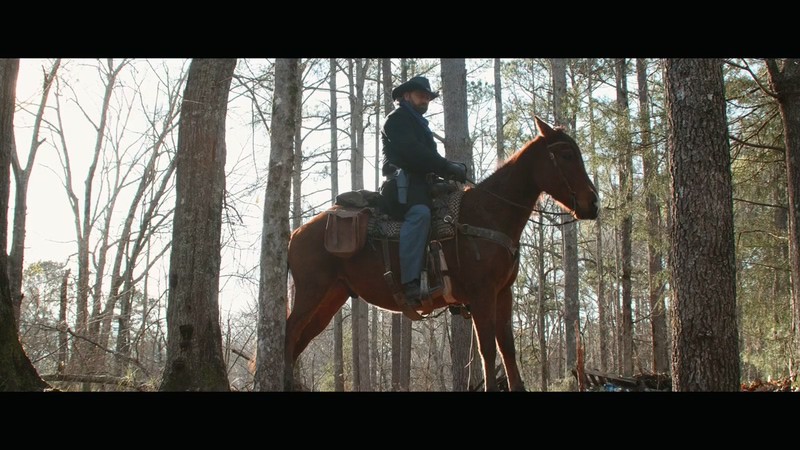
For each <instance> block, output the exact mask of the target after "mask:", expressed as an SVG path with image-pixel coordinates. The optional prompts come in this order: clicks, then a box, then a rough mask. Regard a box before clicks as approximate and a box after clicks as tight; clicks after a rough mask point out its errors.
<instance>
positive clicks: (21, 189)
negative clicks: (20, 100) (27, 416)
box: [8, 59, 61, 328]
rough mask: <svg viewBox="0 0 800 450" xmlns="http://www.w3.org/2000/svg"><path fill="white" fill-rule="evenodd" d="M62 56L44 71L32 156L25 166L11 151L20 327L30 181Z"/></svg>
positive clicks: (11, 274)
mask: <svg viewBox="0 0 800 450" xmlns="http://www.w3.org/2000/svg"><path fill="white" fill-rule="evenodd" d="M60 65H61V59H56V60H55V62H54V63H53V66H52V67H51V68H50V72H49V73H45V74H44V80H43V81H42V86H43V89H42V96H41V97H40V100H39V109H38V110H37V111H36V117H35V118H34V122H33V132H32V134H31V145H30V147H29V149H28V159H27V161H26V163H25V167H24V168H23V167H22V164H20V161H19V157H18V156H17V152H16V149H15V150H14V152H13V153H11V155H10V157H11V169H12V170H13V172H14V180H15V192H14V225H13V228H12V235H11V251H10V252H9V253H8V281H9V283H10V284H11V303H12V304H13V305H14V323H16V326H17V328H19V315H20V306H21V305H22V270H23V265H24V259H25V225H26V222H27V218H28V182H29V181H30V177H31V173H32V172H33V163H34V162H35V161H36V153H37V151H38V150H39V147H40V146H41V145H42V143H44V140H39V130H40V129H41V126H42V118H43V117H44V111H45V108H46V106H47V98H48V97H49V96H50V87H51V86H52V85H53V80H54V79H55V77H56V73H57V72H58V68H59V66H60Z"/></svg>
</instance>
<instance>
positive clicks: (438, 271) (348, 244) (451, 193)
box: [325, 183, 464, 320]
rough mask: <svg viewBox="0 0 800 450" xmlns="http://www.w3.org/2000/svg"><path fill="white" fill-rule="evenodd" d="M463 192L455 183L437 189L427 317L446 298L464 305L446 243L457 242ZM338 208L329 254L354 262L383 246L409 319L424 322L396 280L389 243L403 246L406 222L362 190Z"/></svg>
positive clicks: (330, 226)
mask: <svg viewBox="0 0 800 450" xmlns="http://www.w3.org/2000/svg"><path fill="white" fill-rule="evenodd" d="M463 193H464V192H463V191H462V190H460V189H458V188H457V187H456V186H455V185H453V184H451V183H436V184H433V185H432V186H431V197H432V205H433V208H432V210H431V216H432V217H431V219H432V223H431V239H430V242H429V245H428V251H427V252H426V253H427V254H426V264H425V270H424V271H423V272H424V273H423V279H422V280H421V281H422V287H423V288H424V291H425V292H428V293H429V295H430V296H429V297H428V298H424V299H423V301H422V308H421V309H422V312H423V314H429V313H430V312H432V310H433V306H432V305H433V303H432V300H434V299H438V298H442V297H443V298H444V299H445V301H446V302H447V303H449V304H457V303H458V302H457V301H456V300H455V299H454V298H453V297H452V290H451V284H450V277H449V274H448V269H447V262H446V261H445V258H444V252H443V251H442V244H441V241H443V240H447V239H452V238H454V237H455V234H456V230H455V223H456V222H457V220H456V219H457V217H458V212H459V207H460V205H461V197H462V196H463ZM335 204H336V206H334V207H333V208H331V209H330V210H328V211H327V215H328V218H327V222H326V227H325V249H326V250H327V251H328V252H330V253H332V254H334V255H336V256H338V257H340V258H350V257H352V256H353V255H355V254H356V253H357V252H358V251H360V250H361V249H362V248H363V247H364V245H365V244H366V241H367V240H378V241H380V242H381V244H382V247H383V260H384V266H385V267H384V269H385V273H384V279H385V280H386V282H387V284H388V285H389V288H390V289H391V291H392V294H393V296H394V298H395V301H396V302H397V304H398V306H399V307H400V308H401V310H402V311H403V313H404V314H405V315H406V316H407V317H409V318H410V319H412V320H420V319H423V318H424V316H422V315H420V314H419V313H418V312H417V311H416V310H414V309H413V308H412V307H411V306H409V305H408V303H407V302H406V299H405V296H404V295H403V292H402V289H401V288H400V284H399V283H398V282H397V280H396V279H395V278H396V277H395V275H394V271H392V268H391V264H390V258H389V243H388V242H389V241H399V239H400V227H401V225H402V221H399V220H395V219H392V217H391V216H390V215H389V213H388V208H386V201H385V199H384V198H383V197H382V196H381V194H379V193H377V192H371V191H365V190H363V189H362V190H359V191H351V192H345V193H343V194H340V195H338V196H337V197H336V201H335Z"/></svg>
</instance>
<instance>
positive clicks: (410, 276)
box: [400, 205, 431, 303]
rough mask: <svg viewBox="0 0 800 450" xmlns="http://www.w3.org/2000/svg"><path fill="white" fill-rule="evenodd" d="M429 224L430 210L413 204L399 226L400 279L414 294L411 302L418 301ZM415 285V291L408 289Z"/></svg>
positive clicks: (407, 289)
mask: <svg viewBox="0 0 800 450" xmlns="http://www.w3.org/2000/svg"><path fill="white" fill-rule="evenodd" d="M430 226H431V210H430V209H429V208H428V207H427V206H426V205H414V206H412V207H411V208H409V209H408V211H407V212H406V215H405V220H404V221H403V225H402V226H401V227H400V281H401V283H402V284H403V287H404V288H406V289H405V290H406V296H408V294H409V293H412V294H414V293H415V294H416V295H415V297H416V298H415V299H408V300H409V301H411V302H416V303H419V276H420V272H422V262H423V260H422V258H423V256H424V255H425V244H426V243H427V240H428V232H429V231H430ZM414 286H415V287H416V291H415V292H414V290H413V289H411V290H410V289H409V288H411V287H414Z"/></svg>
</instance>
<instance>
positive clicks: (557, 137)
mask: <svg viewBox="0 0 800 450" xmlns="http://www.w3.org/2000/svg"><path fill="white" fill-rule="evenodd" d="M553 131H554V133H553V134H549V135H548V136H547V138H546V139H547V142H548V143H551V144H552V143H554V142H558V141H562V140H564V141H567V142H569V143H571V144H572V145H574V146H576V147H577V143H575V140H573V139H572V137H570V136H569V135H568V134H567V133H566V128H564V127H563V126H560V125H559V126H557V127H555V128H553ZM544 139H545V137H544V136H543V135H542V134H541V132H540V133H539V134H538V135H536V137H534V138H533V139H531V140H530V141H528V142H527V143H526V144H525V145H523V146H522V147H521V148H520V149H519V150H517V151H516V152H514V153H513V154H512V155H511V156H509V157H508V158H506V160H505V161H503V164H502V165H501V166H500V167H498V168H497V169H496V170H495V171H494V173H492V174H491V175H489V176H488V177H486V178H485V179H483V181H481V182H480V183H478V184H479V185H484V183H485V184H487V185H488V184H492V182H493V181H494V180H497V179H503V178H505V177H506V176H507V175H508V173H507V172H509V171H510V170H511V168H512V167H513V166H514V165H515V164H517V162H518V161H519V159H520V158H522V156H523V155H526V154H527V153H529V152H530V151H532V148H533V147H534V146H535V145H538V144H539V141H540V140H544Z"/></svg>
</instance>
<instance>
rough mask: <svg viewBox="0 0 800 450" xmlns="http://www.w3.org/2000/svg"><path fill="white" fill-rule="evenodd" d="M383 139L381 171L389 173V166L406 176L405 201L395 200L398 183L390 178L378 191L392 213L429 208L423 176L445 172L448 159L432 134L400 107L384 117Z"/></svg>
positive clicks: (409, 112) (398, 213)
mask: <svg viewBox="0 0 800 450" xmlns="http://www.w3.org/2000/svg"><path fill="white" fill-rule="evenodd" d="M381 140H382V141H383V173H384V175H390V174H389V173H387V172H391V170H390V169H389V167H390V165H391V164H393V165H395V166H397V167H399V168H401V169H403V170H404V171H405V172H406V173H407V174H408V175H409V187H408V202H407V203H406V205H399V204H398V202H397V184H396V182H395V180H394V179H392V178H391V176H389V179H388V180H387V181H386V182H385V183H384V185H383V187H381V194H383V195H384V196H386V197H387V199H388V201H389V203H390V204H392V205H394V207H395V209H394V211H392V212H393V215H395V216H402V214H404V213H405V210H406V209H408V208H409V207H411V206H412V205H416V204H425V205H428V206H429V207H430V205H431V199H430V194H429V192H428V189H429V188H428V184H427V181H426V180H425V176H426V174H428V173H431V172H433V173H436V174H439V175H445V174H446V173H447V165H448V161H447V159H445V158H444V157H443V156H442V155H440V154H439V153H438V152H437V151H436V142H435V141H434V140H433V135H432V134H431V133H430V131H429V130H427V129H426V128H425V127H424V126H423V124H422V123H421V122H420V121H419V120H418V119H417V118H416V117H414V115H413V114H412V113H411V111H409V110H408V109H406V108H405V107H403V106H399V107H398V108H396V109H395V110H394V111H392V112H391V113H389V115H388V116H386V121H385V122H384V124H383V129H382V130H381Z"/></svg>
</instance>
